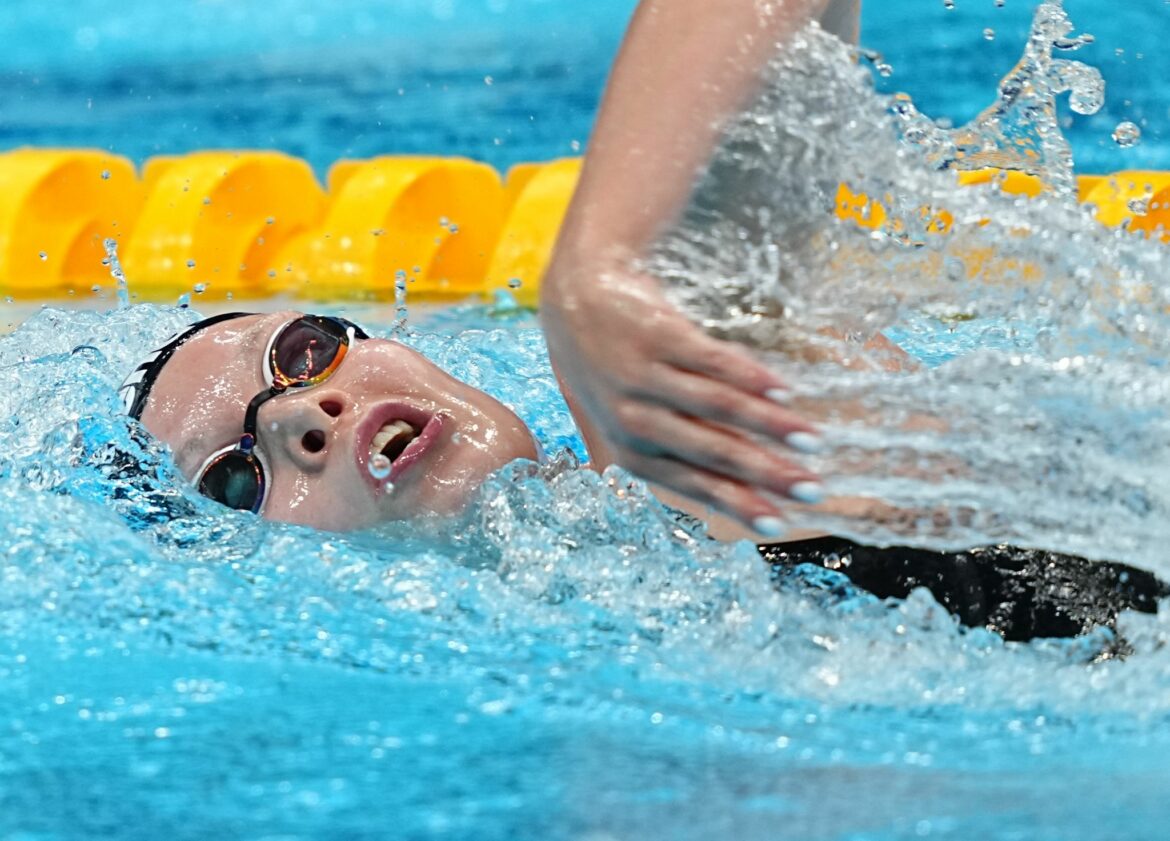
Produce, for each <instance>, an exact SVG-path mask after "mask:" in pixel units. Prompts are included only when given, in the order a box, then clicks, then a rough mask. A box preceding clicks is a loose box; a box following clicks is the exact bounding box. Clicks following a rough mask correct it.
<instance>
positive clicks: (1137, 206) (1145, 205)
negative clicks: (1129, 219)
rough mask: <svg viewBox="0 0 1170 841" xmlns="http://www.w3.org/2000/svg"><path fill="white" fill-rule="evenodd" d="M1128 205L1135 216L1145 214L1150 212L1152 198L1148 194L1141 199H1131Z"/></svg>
mask: <svg viewBox="0 0 1170 841" xmlns="http://www.w3.org/2000/svg"><path fill="white" fill-rule="evenodd" d="M1126 206H1127V207H1128V208H1129V212H1130V213H1132V214H1133V215H1134V216H1145V215H1146V214H1148V213H1149V212H1150V199H1149V197H1148V196H1147V197H1145V198H1140V199H1130V200H1129V201H1128V202H1127V203H1126Z"/></svg>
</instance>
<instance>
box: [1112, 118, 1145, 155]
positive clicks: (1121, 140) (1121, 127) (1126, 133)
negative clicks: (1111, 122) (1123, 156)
mask: <svg viewBox="0 0 1170 841" xmlns="http://www.w3.org/2000/svg"><path fill="white" fill-rule="evenodd" d="M1113 142H1114V143H1116V144H1117V145H1118V146H1120V147H1121V148H1122V149H1129V148H1131V147H1133V146H1137V145H1138V144H1139V143H1141V142H1142V130H1141V129H1140V128H1138V126H1137V125H1135V124H1134V123H1131V122H1130V121H1129V120H1124V121H1122V122H1120V123H1118V124H1117V128H1115V129H1114V130H1113Z"/></svg>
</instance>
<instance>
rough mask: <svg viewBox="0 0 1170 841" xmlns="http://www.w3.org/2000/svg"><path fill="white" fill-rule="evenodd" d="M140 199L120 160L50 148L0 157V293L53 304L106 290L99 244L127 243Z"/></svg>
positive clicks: (133, 178) (133, 177)
mask: <svg viewBox="0 0 1170 841" xmlns="http://www.w3.org/2000/svg"><path fill="white" fill-rule="evenodd" d="M142 199H143V190H142V184H141V182H139V180H138V177H137V175H136V174H135V172H134V166H133V165H132V164H131V163H130V161H128V160H126V159H125V158H121V157H117V156H115V155H110V154H107V153H105V152H97V151H89V150H53V149H19V150H17V151H15V152H8V153H6V154H3V155H0V292H3V294H4V295H6V296H19V297H22V298H53V297H57V296H60V295H64V294H67V293H68V291H69V290H70V289H76V290H78V291H80V290H85V291H88V290H89V289H90V288H91V287H93V286H95V285H101V284H103V283H112V280H111V278H110V272H109V269H108V268H107V267H105V266H103V265H102V260H103V259H104V257H105V252H104V250H103V247H102V243H103V241H104V240H105V239H107V238H112V239H115V240H117V241H119V242H125V241H126V238H127V236H128V235H129V234H130V232H131V231H132V230H133V228H134V223H135V221H136V219H137V217H138V213H139V211H140V210H141V207H142Z"/></svg>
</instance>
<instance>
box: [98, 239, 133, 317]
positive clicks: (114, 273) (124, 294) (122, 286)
mask: <svg viewBox="0 0 1170 841" xmlns="http://www.w3.org/2000/svg"><path fill="white" fill-rule="evenodd" d="M102 248H103V249H104V250H105V252H106V259H105V260H103V261H102V265H107V266H109V267H110V277H112V278H113V279H114V283H116V284H117V292H116V295H117V298H118V306H119V307H128V306H130V288H129V285H128V284H127V283H126V273H125V272H123V271H122V264H121V263H120V262H119V261H118V241H117V240H116V239H114V238H113V237H107V238H106V239H105V240H103V241H102Z"/></svg>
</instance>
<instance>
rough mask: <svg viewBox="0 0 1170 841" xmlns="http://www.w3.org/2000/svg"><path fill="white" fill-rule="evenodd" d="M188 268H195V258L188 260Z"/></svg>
mask: <svg viewBox="0 0 1170 841" xmlns="http://www.w3.org/2000/svg"><path fill="white" fill-rule="evenodd" d="M187 268H189V269H193V268H195V261H194V260H188V261H187Z"/></svg>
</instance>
